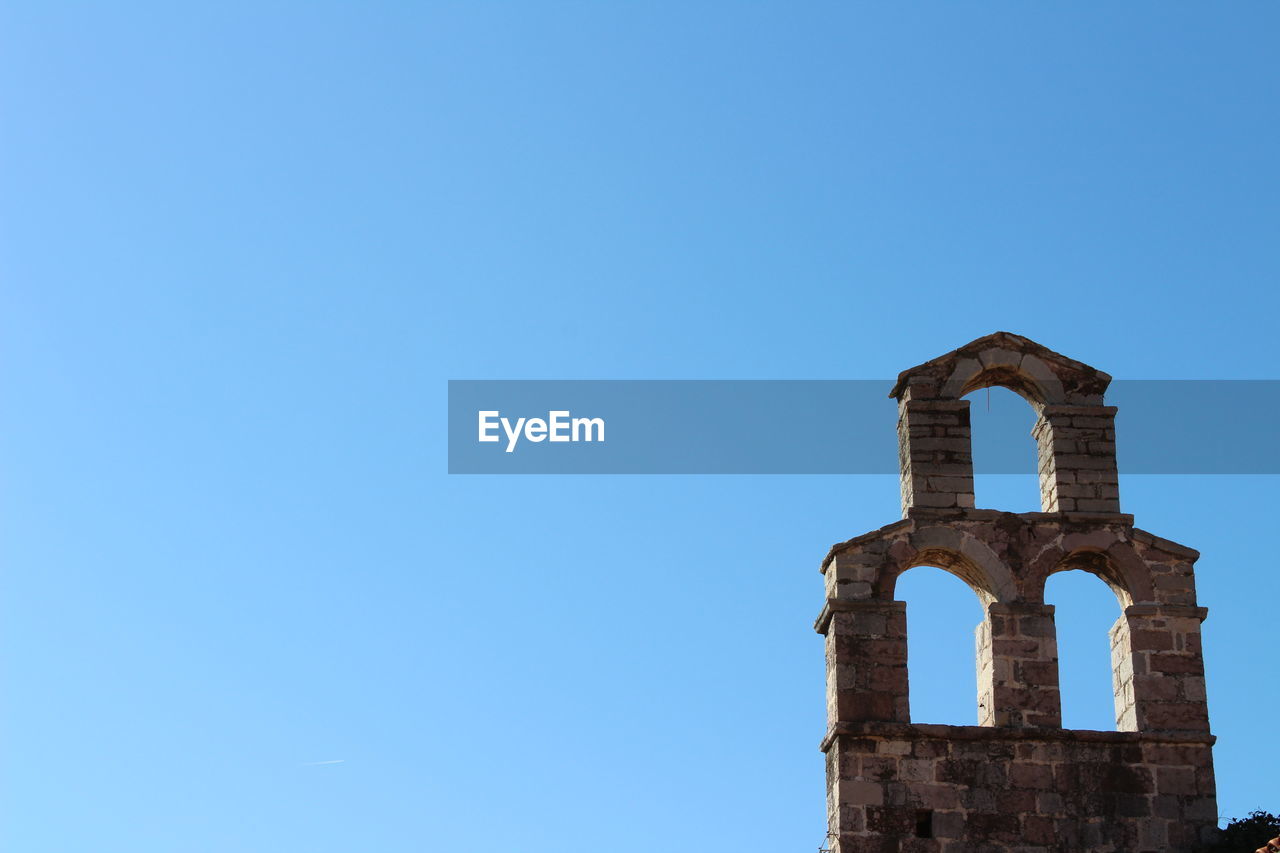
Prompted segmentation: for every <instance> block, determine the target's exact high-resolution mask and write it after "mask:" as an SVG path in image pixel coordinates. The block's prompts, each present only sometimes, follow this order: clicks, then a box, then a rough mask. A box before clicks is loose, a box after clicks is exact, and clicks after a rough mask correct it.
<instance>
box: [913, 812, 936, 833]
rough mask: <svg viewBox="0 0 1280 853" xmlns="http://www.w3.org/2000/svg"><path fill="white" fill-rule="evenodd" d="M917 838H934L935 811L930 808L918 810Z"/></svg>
mask: <svg viewBox="0 0 1280 853" xmlns="http://www.w3.org/2000/svg"><path fill="white" fill-rule="evenodd" d="M916 838H933V812H931V811H929V810H928V809H920V810H919V811H917V812H916Z"/></svg>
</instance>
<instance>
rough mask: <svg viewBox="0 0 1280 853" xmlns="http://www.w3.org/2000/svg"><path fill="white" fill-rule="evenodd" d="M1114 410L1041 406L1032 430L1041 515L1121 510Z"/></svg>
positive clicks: (1098, 407)
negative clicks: (1043, 513) (1047, 513)
mask: <svg viewBox="0 0 1280 853" xmlns="http://www.w3.org/2000/svg"><path fill="white" fill-rule="evenodd" d="M1115 416H1116V408H1115V406H1044V407H1043V408H1042V409H1041V412H1040V417H1039V419H1038V420H1037V421H1036V424H1035V426H1034V427H1032V429H1031V435H1032V436H1033V437H1034V438H1035V440H1036V446H1037V448H1038V451H1039V460H1040V461H1039V470H1040V506H1041V508H1042V509H1043V510H1044V511H1045V512H1119V511H1120V485H1119V483H1120V480H1119V477H1118V476H1117V474H1116V430H1115Z"/></svg>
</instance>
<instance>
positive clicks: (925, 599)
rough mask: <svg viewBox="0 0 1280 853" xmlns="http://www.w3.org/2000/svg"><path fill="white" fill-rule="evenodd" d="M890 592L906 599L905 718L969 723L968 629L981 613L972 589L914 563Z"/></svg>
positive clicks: (972, 670)
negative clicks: (907, 699)
mask: <svg viewBox="0 0 1280 853" xmlns="http://www.w3.org/2000/svg"><path fill="white" fill-rule="evenodd" d="M894 597H895V598H897V599H898V600H899V601H905V602H906V603H907V679H908V683H909V687H908V689H909V691H910V696H911V721H912V722H914V723H941V724H944V725H952V726H972V725H974V724H975V723H976V718H977V711H976V707H977V700H976V696H977V669H976V667H975V665H974V642H973V629H974V625H976V624H978V623H979V622H981V621H982V619H983V614H984V611H983V607H982V603H981V601H979V599H978V596H977V594H976V593H975V592H974V590H973V589H972V588H970V587H969V585H968V584H966V583H965V582H964V581H962V580H960V578H958V577H956V576H955V575H953V574H951V573H950V572H948V571H946V570H944V569H940V568H937V567H935V566H916V567H915V568H913V569H908V570H907V571H906V572H904V573H903V574H902V576H901V577H899V578H898V581H897V586H896V589H895V593H894Z"/></svg>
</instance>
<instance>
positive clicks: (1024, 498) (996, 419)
mask: <svg viewBox="0 0 1280 853" xmlns="http://www.w3.org/2000/svg"><path fill="white" fill-rule="evenodd" d="M965 399H967V400H968V401H969V423H970V431H971V435H972V446H973V490H974V505H975V506H978V507H985V508H991V509H1001V510H1006V511H1008V512H1038V511H1039V510H1040V507H1041V501H1040V478H1039V475H1038V466H1039V455H1038V451H1037V449H1036V442H1035V439H1034V438H1032V437H1031V428H1032V426H1034V425H1035V422H1036V412H1035V410H1034V409H1033V408H1032V407H1031V405H1030V404H1029V403H1028V401H1027V400H1026V399H1024V398H1023V397H1022V396H1020V395H1018V394H1017V393H1015V392H1013V391H1010V390H1009V389H1008V388H1004V387H1001V386H999V385H996V386H987V387H985V388H979V389H977V390H975V391H970V392H969V393H968V394H966V395H965Z"/></svg>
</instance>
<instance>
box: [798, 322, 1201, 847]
mask: <svg viewBox="0 0 1280 853" xmlns="http://www.w3.org/2000/svg"><path fill="white" fill-rule="evenodd" d="M1109 381H1110V377H1108V376H1107V375H1106V374H1105V373H1102V372H1100V371H1097V370H1094V369H1093V368H1091V367H1089V366H1087V365H1084V364H1081V363H1080V362H1077V361H1073V360H1071V359H1068V358H1066V357H1065V356H1061V355H1059V354H1057V353H1054V352H1052V351H1050V350H1047V349H1045V348H1044V347H1041V346H1040V345H1038V344H1035V343H1034V342H1032V341H1029V340H1027V339H1026V338H1021V337H1018V336H1017V335H1010V334H1007V333H997V334H995V335H990V336H988V337H986V338H982V339H979V340H978V341H975V342H973V343H972V344H969V345H968V346H966V347H962V348H961V349H959V350H956V351H955V352H952V353H949V354H947V355H945V356H942V357H941V358H938V359H934V360H933V361H930V362H927V363H925V364H923V365H921V366H920V367H917V368H913V369H912V370H909V371H906V372H904V373H903V374H902V375H901V376H900V377H899V380H898V384H897V385H896V386H895V388H894V390H893V396H894V397H896V398H897V399H898V401H899V421H898V436H899V456H900V461H901V466H902V508H903V519H902V520H901V521H897V522H894V523H892V524H889V525H887V526H885V527H882V528H880V529H879V530H875V531H872V532H870V533H867V534H864V535H862V536H858V537H855V538H854V539H850V540H849V541H847V542H844V543H841V544H839V545H836V546H835V547H834V548H832V549H831V551H830V552H829V553H828V555H827V557H826V559H825V560H824V561H823V563H822V570H823V573H824V575H825V581H826V599H827V601H826V605H825V606H824V608H823V610H822V613H821V614H820V615H819V617H818V621H817V623H816V628H817V630H818V631H819V632H821V633H823V634H824V635H825V640H826V655H827V717H828V719H827V723H828V733H827V737H826V738H825V739H824V741H823V745H822V748H823V750H824V751H825V752H826V754H827V781H828V813H829V814H828V817H829V821H830V827H829V828H830V831H831V835H830V840H831V846H832V848H833V850H834V851H835V853H861V851H876V853H885V851H939V853H1001V851H1008V852H1009V853H1015V851H1016V853H1050V851H1061V853H1067V852H1068V851H1070V853H1146V851H1151V852H1152V853H1154V851H1161V853H1190V851H1191V850H1192V849H1193V847H1194V846H1195V845H1196V844H1197V843H1198V842H1199V841H1200V840H1201V839H1202V838H1204V837H1207V835H1208V834H1211V833H1212V832H1214V827H1215V826H1216V821H1217V808H1216V801H1215V790H1214V777H1213V761H1212V755H1211V746H1212V744H1213V740H1214V739H1213V736H1212V735H1211V734H1209V718H1208V711H1207V708H1206V704H1205V684H1204V664H1203V659H1202V657H1201V651H1200V624H1201V622H1203V620H1204V617H1205V610H1204V609H1203V608H1201V607H1199V606H1198V605H1197V603H1196V596H1195V577H1194V569H1193V566H1194V563H1195V560H1196V558H1197V557H1198V556H1199V555H1198V554H1197V553H1196V552H1195V551H1194V550H1192V549H1190V548H1186V547H1184V546H1182V545H1178V544H1176V543H1174V542H1171V541H1169V540H1167V539H1162V538H1160V537H1158V536H1153V535H1152V534H1150V533H1147V532H1146V531H1143V530H1140V529H1139V528H1137V527H1134V526H1133V517H1132V516H1129V515H1125V514H1123V513H1121V512H1120V511H1119V510H1120V507H1119V491H1118V489H1117V477H1116V454H1115V432H1114V418H1115V409H1114V408H1112V407H1108V406H1106V405H1104V401H1103V394H1104V392H1105V390H1106V386H1107V383H1108V382H1109ZM989 385H1002V386H1005V387H1008V388H1011V389H1013V390H1015V391H1017V392H1018V393H1020V394H1022V395H1023V396H1024V397H1026V398H1027V400H1028V402H1029V403H1030V404H1031V405H1032V406H1033V407H1034V408H1035V409H1036V412H1037V414H1038V418H1037V421H1036V426H1035V428H1034V430H1033V435H1034V437H1035V439H1036V441H1037V444H1038V447H1039V450H1040V477H1041V490H1042V499H1043V511H1042V512H1031V513H1018V514H1013V513H1004V512H998V511H996V510H988V509H975V508H974V507H973V465H972V458H971V449H970V446H969V445H970V435H969V419H968V404H967V403H966V402H965V401H963V400H961V399H960V397H961V396H963V395H964V394H967V393H969V392H970V391H972V390H975V389H977V388H982V387H987V386H989ZM919 565H932V566H938V567H940V568H943V569H946V570H947V571H950V572H952V573H953V574H955V575H957V576H958V577H960V578H961V579H962V580H964V581H965V582H966V583H968V584H969V585H970V586H971V587H972V588H973V590H974V592H975V593H976V594H977V595H978V597H979V598H980V600H981V601H982V602H983V604H984V607H985V609H986V617H985V619H984V620H983V622H982V623H981V624H980V625H979V626H978V628H977V630H976V633H975V636H976V646H977V670H978V700H977V714H976V716H977V721H978V723H979V725H977V726H925V725H913V724H911V722H910V719H911V717H910V697H909V695H908V693H909V691H908V680H907V667H908V661H907V633H906V632H907V619H906V607H905V605H904V604H903V603H902V602H899V601H895V600H894V588H895V585H896V583H897V578H898V576H899V575H901V573H902V572H904V571H906V570H907V569H910V568H912V567H913V566H919ZM1069 569H1080V570H1083V571H1087V572H1091V573H1093V574H1095V575H1097V576H1098V577H1100V578H1101V579H1102V580H1103V581H1105V582H1106V583H1107V584H1108V585H1109V586H1110V587H1111V588H1112V589H1113V590H1114V591H1115V593H1116V597H1117V600H1118V603H1119V608H1118V609H1119V610H1120V614H1119V618H1118V619H1117V620H1116V623H1115V625H1114V627H1113V628H1112V630H1111V647H1112V663H1113V673H1114V685H1115V697H1116V729H1117V730H1116V731H1113V732H1092V731H1074V730H1064V729H1062V728H1061V701H1060V696H1059V685H1058V650H1057V637H1056V630H1055V626H1054V618H1053V617H1054V611H1053V608H1052V607H1051V606H1048V605H1046V604H1045V603H1044V585H1045V581H1046V580H1047V579H1048V577H1049V576H1050V575H1052V574H1053V573H1055V572H1058V571H1065V570H1069Z"/></svg>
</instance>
